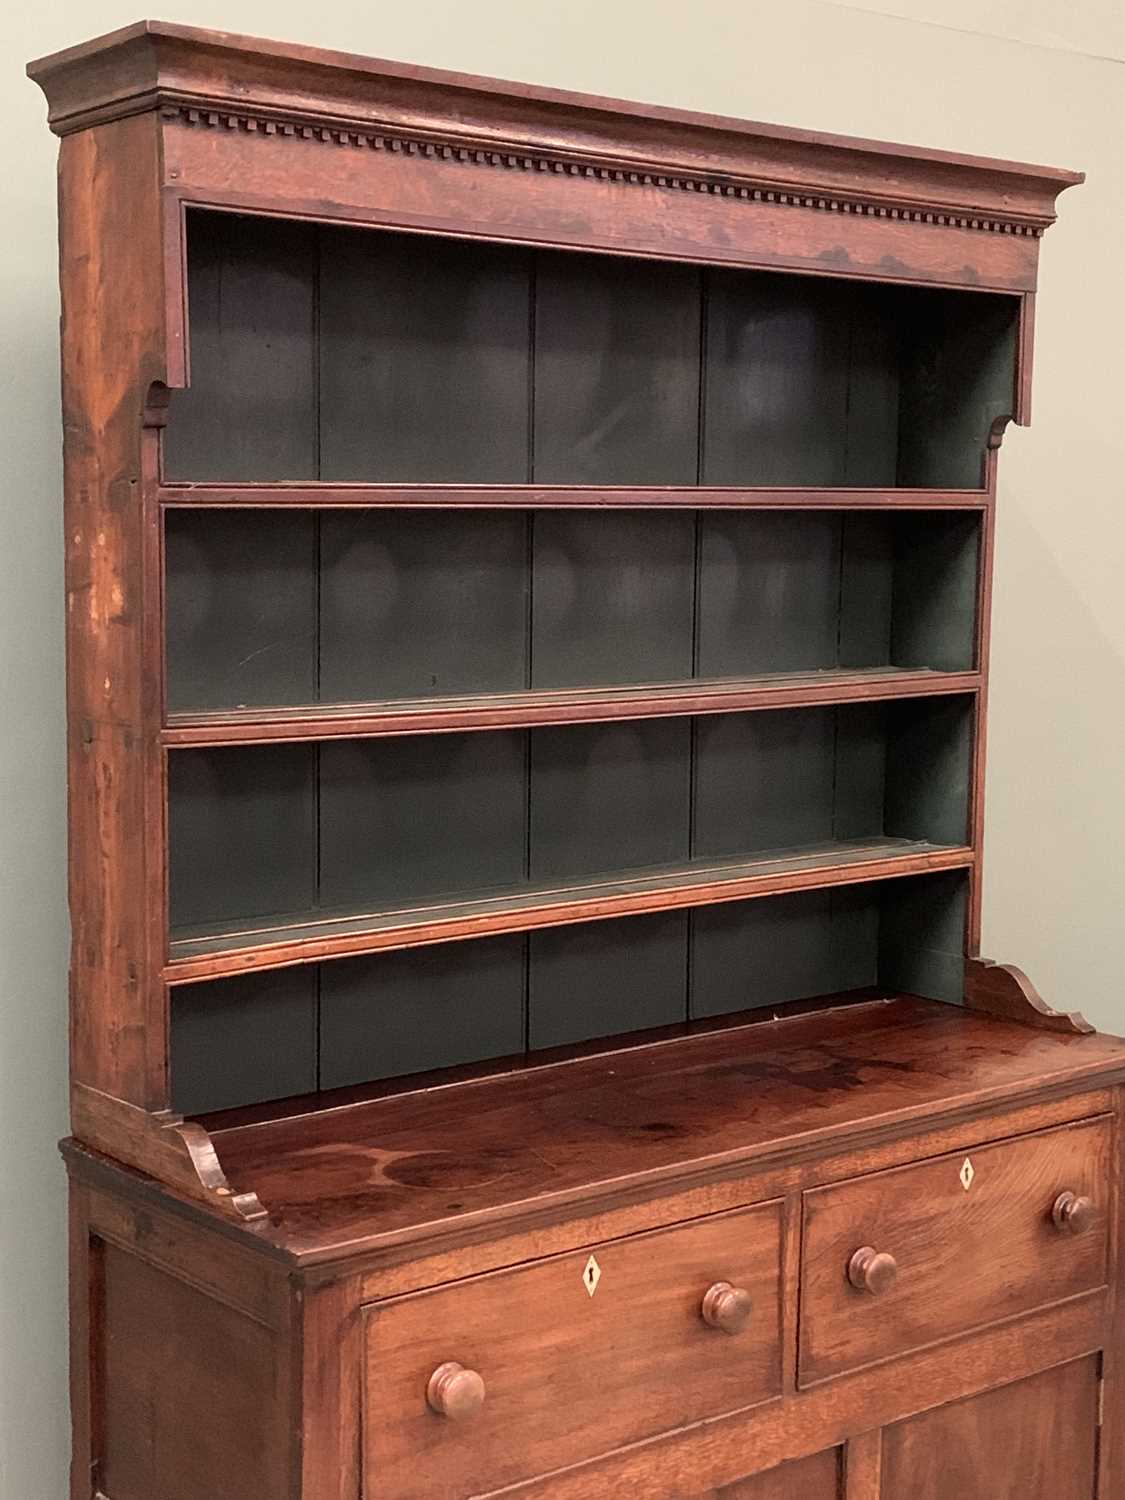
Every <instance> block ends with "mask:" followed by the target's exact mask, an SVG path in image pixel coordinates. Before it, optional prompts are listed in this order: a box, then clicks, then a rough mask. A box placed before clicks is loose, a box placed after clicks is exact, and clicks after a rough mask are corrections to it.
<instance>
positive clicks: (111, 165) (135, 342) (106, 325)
mask: <svg viewBox="0 0 1125 1500" xmlns="http://www.w3.org/2000/svg"><path fill="white" fill-rule="evenodd" d="M159 151H160V141H159V130H158V127H157V123H156V121H155V120H154V119H153V117H152V116H151V115H137V116H136V117H134V118H130V119H127V120H120V121H117V122H115V123H114V124H112V125H109V126H107V127H106V128H105V129H104V130H101V131H97V132H84V133H82V134H79V135H76V136H74V137H73V138H71V139H69V140H67V141H66V142H65V143H64V145H63V147H62V152H61V158H60V164H59V205H60V206H59V214H60V234H61V245H62V266H61V284H62V364H63V402H64V424H65V429H66V433H67V442H66V450H65V463H64V483H65V494H66V514H65V525H66V542H67V552H66V558H67V560H66V588H67V658H68V663H69V671H68V678H67V681H68V688H67V694H68V708H67V717H68V739H69V777H70V785H71V787H72V797H71V820H70V909H71V914H72V925H73V935H72V950H71V993H72V1012H71V1013H72V1036H71V1046H72V1059H73V1071H74V1076H75V1077H76V1078H78V1079H80V1080H81V1081H83V1082H85V1083H88V1084H90V1085H91V1086H92V1087H94V1088H99V1089H102V1090H104V1091H105V1092H107V1093H111V1094H115V1095H117V1096H119V1097H120V1098H122V1099H127V1100H129V1101H130V1102H131V1103H133V1104H136V1105H138V1106H141V1107H144V1108H150V1109H159V1108H161V1107H163V1106H164V1105H165V1104H166V1103H167V1099H166V1085H165V1078H164V1044H163V995H162V993H161V988H160V985H159V982H158V980H157V979H156V977H155V976H156V972H157V971H158V969H159V958H160V952H161V948H162V944H163V933H162V931H161V926H162V910H163V900H162V894H163V874H162V871H163V863H162V854H161V852H160V850H159V845H158V842H156V840H158V839H159V830H160V828H161V826H162V822H163V815H162V812H161V808H162V801H163V791H162V785H161V773H160V756H159V750H158V747H157V745H156V743H155V739H154V734H155V731H156V730H157V728H158V726H159V722H160V696H159V686H158V684H159V673H158V670H157V668H156V663H157V662H158V659H159V651H160V645H159V641H160V634H159V632H160V625H159V594H160V587H159V578H158V574H157V572H156V570H155V568H154V566H153V556H154V554H153V547H154V542H155V538H156V536H157V526H156V512H155V511H154V510H152V509H151V507H150V505H149V504H148V502H147V499H146V491H145V486H144V484H143V478H144V452H145V449H146V446H148V444H149V442H150V436H149V429H146V428H145V426H144V422H145V412H146V406H147V401H148V392H149V388H150V386H151V384H152V382H153V381H154V380H160V379H162V378H163V377H164V374H165V366H164V360H163V330H162V302H161V296H162V292H161V279H160V223H159V218H158V216H157V214H156V209H157V205H158V203H159ZM154 834H155V840H154Z"/></svg>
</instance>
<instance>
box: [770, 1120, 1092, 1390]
mask: <svg viewBox="0 0 1125 1500" xmlns="http://www.w3.org/2000/svg"><path fill="white" fill-rule="evenodd" d="M1111 1140H1112V1136H1111V1130H1110V1122H1109V1121H1108V1119H1104V1118H1103V1119H1101V1120H1098V1121H1095V1122H1092V1123H1089V1124H1084V1125H1075V1126H1069V1127H1066V1128H1064V1129H1062V1130H1054V1131H1049V1132H1045V1133H1043V1134H1041V1135H1034V1136H1028V1137H1025V1138H1023V1139H1021V1140H1013V1141H1009V1142H1002V1143H1000V1144H997V1145H992V1146H987V1147H984V1148H982V1149H981V1150H979V1151H970V1152H969V1153H968V1154H967V1157H966V1155H963V1154H958V1155H956V1156H946V1157H939V1158H936V1159H935V1160H933V1161H930V1162H925V1163H921V1164H919V1165H917V1166H910V1167H900V1168H895V1169H894V1170H893V1171H890V1172H881V1173H876V1174H874V1175H872V1176H870V1177H863V1178H857V1179H856V1180H855V1181H854V1182H850V1183H842V1184H840V1185H838V1186H835V1187H826V1188H817V1189H815V1190H814V1191H812V1192H810V1193H807V1194H806V1195H805V1222H804V1262H803V1264H804V1270H803V1278H802V1285H801V1350H800V1380H801V1384H802V1385H805V1386H807V1385H810V1384H812V1383H814V1382H815V1381H818V1380H823V1379H825V1378H826V1377H827V1376H830V1375H837V1374H839V1373H841V1372H842V1371H844V1370H849V1369H855V1368H857V1367H859V1366H862V1365H865V1364H869V1363H871V1362H872V1361H874V1360H878V1359H886V1358H888V1357H890V1356H892V1355H901V1354H904V1353H906V1352H907V1351H908V1350H910V1349H915V1348H919V1347H921V1346H923V1345H926V1344H929V1343H933V1342H935V1341H937V1340H939V1339H943V1338H949V1337H951V1336H952V1335H954V1334H957V1333H963V1332H965V1331H966V1330H967V1329H970V1328H975V1327H980V1326H982V1325H984V1324H986V1323H990V1322H994V1321H996V1320H998V1319H1001V1318H1005V1317H1011V1316H1013V1315H1014V1314H1016V1313H1021V1312H1027V1311H1028V1310H1029V1309H1031V1308H1033V1307H1037V1306H1042V1305H1046V1304H1048V1303H1051V1302H1056V1301H1060V1300H1062V1299H1063V1298H1066V1297H1073V1296H1075V1295H1077V1294H1078V1293H1080V1292H1084V1291H1089V1290H1092V1289H1093V1288H1095V1287H1099V1286H1102V1285H1103V1284H1104V1283H1105V1280H1106V1275H1107V1254H1108V1249H1107V1245H1108V1201H1109V1199H1108V1195H1109V1172H1110V1146H1111ZM966 1160H968V1161H969V1162H970V1163H971V1169H972V1170H971V1175H970V1178H969V1187H968V1188H966V1187H965V1181H964V1178H965V1174H966V1173H967V1172H968V1169H967V1168H966V1167H965V1161H966ZM1067 1190H1069V1191H1073V1192H1075V1193H1078V1194H1082V1195H1085V1196H1088V1197H1090V1198H1091V1199H1092V1200H1093V1202H1094V1204H1095V1205H1096V1213H1095V1216H1094V1221H1093V1224H1092V1225H1091V1227H1089V1228H1088V1229H1086V1230H1085V1231H1084V1232H1083V1233H1080V1234H1079V1233H1068V1232H1066V1231H1065V1230H1060V1229H1059V1228H1057V1227H1056V1226H1055V1224H1054V1223H1053V1222H1052V1218H1051V1210H1052V1207H1053V1205H1054V1203H1055V1200H1056V1198H1057V1197H1058V1195H1059V1194H1060V1193H1062V1192H1064V1191H1067ZM861 1246H871V1247H873V1248H874V1249H875V1250H876V1251H878V1252H879V1253H886V1254H888V1255H892V1256H893V1257H894V1259H895V1261H896V1262H897V1266H898V1277H897V1280H896V1281H895V1282H894V1284H893V1285H892V1286H891V1287H890V1288H889V1290H885V1291H881V1292H880V1293H879V1294H878V1295H873V1294H871V1293H870V1292H867V1291H863V1290H856V1289H855V1287H853V1286H852V1285H850V1284H849V1281H848V1276H847V1270H848V1265H849V1262H850V1259H851V1257H852V1255H853V1253H854V1252H855V1251H856V1250H857V1249H859V1248H860V1247H861Z"/></svg>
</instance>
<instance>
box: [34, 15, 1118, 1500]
mask: <svg viewBox="0 0 1125 1500" xmlns="http://www.w3.org/2000/svg"><path fill="white" fill-rule="evenodd" d="M29 71H30V73H31V76H32V77H33V78H34V79H36V80H37V81H38V82H39V83H40V84H41V85H42V87H43V89H44V91H45V93H46V95H47V99H48V102H49V107H50V122H51V126H52V128H53V129H54V131H55V132H56V133H57V134H58V135H59V136H60V137H61V138H62V141H61V159H60V242H61V267H62V270H61V281H62V303H63V316H62V348H63V406H64V426H65V490H66V547H67V612H68V613H67V619H68V663H69V715H68V717H69V767H70V828H71V835H70V892H71V913H72V919H73V956H72V1016H73V1023H72V1055H73V1135H72V1138H71V1139H69V1140H68V1141H66V1142H65V1143H64V1146H63V1151H64V1155H65V1157H66V1163H67V1167H68V1170H69V1174H70V1184H71V1204H72V1239H71V1264H72V1303H71V1328H72V1350H73V1354H72V1362H73V1370H72V1391H73V1442H74V1460H73V1488H72V1500H95V1497H98V1500H201V1497H204V1496H206V1497H207V1500H360V1497H361V1496H362V1497H364V1500H468V1497H470V1496H472V1497H481V1496H496V1495H499V1494H503V1495H505V1496H511V1497H513V1500H524V1497H526V1500H539V1497H543V1500H586V1497H602V1496H611V1495H628V1496H636V1497H638V1500H640V1497H653V1500H669V1497H685V1500H687V1497H691V1500H703V1497H711V1500H1091V1497H1096V1500H1120V1497H1121V1496H1122V1495H1123V1494H1125V1365H1123V1359H1125V1295H1123V1291H1122V1253H1123V1252H1122V1244H1121V1226H1122V1222H1123V1220H1122V1214H1123V1205H1122V1197H1121V1182H1122V1170H1121V1153H1122V1145H1123V1140H1125V1137H1123V1126H1125V1044H1123V1043H1121V1042H1119V1041H1117V1040H1115V1039H1113V1038H1110V1037H1104V1036H1099V1035H1096V1034H1094V1033H1093V1032H1092V1030H1091V1028H1090V1027H1089V1026H1088V1025H1087V1024H1086V1023H1085V1022H1084V1021H1083V1019H1082V1018H1081V1016H1079V1015H1077V1014H1069V1013H1067V1012H1066V1011H1065V1010H1055V1009H1052V1008H1051V1007H1050V1006H1048V1005H1047V1004H1046V1003H1045V1002H1044V1001H1043V1000H1042V999H1040V997H1039V996H1038V995H1037V993H1036V991H1035V989H1034V988H1033V986H1032V984H1031V983H1030V982H1029V980H1028V979H1027V978H1026V977H1025V976H1024V975H1023V974H1022V973H1021V972H1020V971H1019V970H1018V969H1016V968H1014V967H1011V966H1009V965H1006V964H1000V963H993V962H990V961H989V960H987V959H985V958H982V957H981V956H980V952H979V933H980V902H981V845H982V820H983V806H982V794H983V786H984V748H985V745H984V742H985V703H986V694H987V682H988V629H989V612H990V580H991V574H992V552H993V537H994V512H995V496H996V472H997V458H998V452H999V449H1000V443H1001V438H1002V436H1003V433H1004V429H1005V426H1006V424H1007V423H1008V422H1009V421H1015V422H1018V423H1026V422H1027V421H1028V418H1029V409H1030V394H1029V393H1030V383H1031V359H1032V329H1033V323H1034V309H1035V288H1036V270H1037V261H1038V255H1039V246H1040V238H1041V236H1042V234H1043V232H1044V231H1045V230H1046V229H1047V228H1048V227H1049V226H1050V224H1051V223H1052V222H1053V220H1054V217H1055V207H1054V206H1055V200H1056V197H1057V195H1058V194H1059V192H1060V191H1061V190H1062V189H1064V188H1067V187H1069V186H1071V185H1072V184H1075V183H1077V182H1079V181H1080V180H1081V179H1080V176H1079V175H1078V174H1076V173H1072V172H1066V171H1061V170H1056V169H1053V168H1047V167H1039V166H1026V165H1020V164H1016V163H1012V162H1006V161H993V160H985V159H980V158H975V157H966V156H954V155H949V154H947V153H942V152H936V151H929V150H921V149H914V148H907V147H903V146H892V145H885V144H881V143H878V142H873V141H865V140H853V139H848V138H844V137H838V136H829V135H818V134H812V133H808V132H804V131H800V130H793V129H782V128H776V127H772V126H765V125H757V124H747V123H745V122H743V121H740V120H734V119H725V118H718V117H712V116H705V115H697V114H689V113H684V112H681V111H675V110H670V109H660V108H651V107H642V106H637V105H632V104H623V103H620V102H618V101H616V100H612V99H600V98H591V97H587V96H583V95H578V94H568V93H563V92H558V91H554V90H550V89H545V88H533V87H524V86H519V85H513V84H507V83H497V82H495V81H493V80H490V79H484V78H476V77H469V76H465V75H461V74H453V73H443V72H436V71H432V70H429V69H426V68H422V67H415V66H407V65H403V64H397V63H386V62H375V61H371V60H369V59H366V58H362V57H355V56H349V55H345V54H341V53H335V52H325V51H317V50H315V49H311V48H306V47H296V46H286V45H281V44H277V43H272V42H259V41H254V40H249V39H247V38H244V37H239V36H231V35H226V34H222V33H217V32H208V31H199V30H193V29H190V28H187V27H182V26H174V25H166V24H162V23H156V22H142V23H139V24H138V25H135V26H131V27H129V28H127V29H125V30H123V31H119V32H117V33H115V34H113V35H112V36H108V37H104V38H101V39H100V40H97V41H94V42H91V43H88V44H86V45H82V46H78V47H75V48H73V49H71V50H69V51H66V52H62V53H59V54H57V55H55V56H53V57H49V58H46V59H43V60H41V61H39V62H36V63H33V64H32V65H31V67H30V69H29ZM1059 295H1065V289H1063V290H1062V291H1061V292H1060V293H1059ZM1055 998H1056V1000H1058V1001H1059V1002H1061V1004H1062V1005H1063V1006H1064V1007H1065V1005H1066V998H1065V997H1055Z"/></svg>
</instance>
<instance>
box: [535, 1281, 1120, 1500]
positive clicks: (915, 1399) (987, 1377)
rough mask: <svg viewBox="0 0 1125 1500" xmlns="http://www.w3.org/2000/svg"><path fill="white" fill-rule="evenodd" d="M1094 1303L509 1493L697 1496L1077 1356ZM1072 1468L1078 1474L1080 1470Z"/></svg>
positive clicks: (1031, 1491) (1086, 1420)
mask: <svg viewBox="0 0 1125 1500" xmlns="http://www.w3.org/2000/svg"><path fill="white" fill-rule="evenodd" d="M1103 1308H1104V1303H1101V1302H1099V1301H1098V1299H1096V1298H1095V1299H1090V1300H1089V1301H1088V1302H1086V1303H1085V1304H1083V1305H1081V1306H1078V1305H1075V1306H1070V1307H1063V1308H1055V1309H1052V1310H1050V1311H1049V1312H1046V1313H1042V1314H1037V1315H1033V1316H1031V1317H1029V1318H1027V1319H1026V1320H1024V1321H1023V1322H1022V1323H1014V1324H1009V1325H1005V1326H1003V1327H1001V1328H997V1329H994V1330H992V1331H991V1332H990V1333H988V1334H984V1335H981V1336H979V1337H978V1338H974V1339H969V1340H965V1341H964V1342H963V1343H962V1344H960V1345H958V1346H957V1347H956V1348H955V1349H953V1350H949V1349H945V1350H941V1349H936V1350H935V1349H930V1350H924V1351H921V1352H920V1353H918V1354H916V1355H913V1356H909V1357H907V1358H906V1359H903V1360H900V1361H895V1362H894V1363H890V1364H887V1365H883V1366H880V1367H876V1368H874V1369H872V1370H869V1371H866V1372H863V1373H861V1374H858V1375H856V1376H855V1377H852V1378H848V1379H843V1380H838V1381H829V1382H826V1383H825V1384H824V1385H822V1386H820V1387H818V1388H817V1390H815V1391H811V1392H808V1393H807V1394H804V1395H802V1397H801V1398H800V1399H799V1400H796V1401H792V1402H786V1403H784V1404H783V1405H781V1406H779V1407H775V1408H774V1409H773V1410H767V1409H764V1408H762V1407H756V1408H755V1407H751V1408H750V1409H749V1410H747V1411H745V1412H738V1413H734V1414H732V1415H730V1416H727V1417H719V1418H717V1419H715V1420H714V1421H711V1422H704V1423H698V1424H697V1425H695V1426H694V1427H691V1428H688V1429H683V1430H681V1431H679V1432H676V1433H672V1434H669V1435H667V1436H666V1437H663V1438H660V1439H656V1440H654V1441H652V1442H649V1443H638V1444H635V1445H633V1446H631V1447H629V1448H626V1449H623V1450H621V1451H619V1452H617V1453H613V1454H608V1455H606V1456H605V1457H604V1458H600V1459H592V1460H591V1461H589V1462H588V1463H585V1464H582V1465H576V1466H575V1467H573V1468H570V1469H567V1470H565V1471H563V1472H562V1473H560V1474H552V1475H549V1476H544V1477H543V1478H542V1479H539V1480H535V1481H531V1482H530V1483H528V1484H526V1485H522V1486H520V1487H519V1488H518V1489H515V1490H513V1491H512V1492H511V1493H512V1494H513V1495H515V1496H518V1497H519V1500H590V1497H591V1496H593V1495H599V1496H600V1495H613V1494H645V1493H648V1494H651V1495H656V1496H661V1497H664V1496H668V1497H672V1496H681V1495H684V1494H687V1495H691V1494H693V1493H698V1491H699V1489H701V1488H703V1487H704V1486H706V1485H708V1484H710V1485H714V1486H716V1487H717V1486H720V1485H722V1484H724V1483H730V1482H732V1481H734V1480H735V1479H738V1478H741V1477H742V1476H743V1475H745V1472H746V1460H747V1454H749V1453H753V1455H754V1459H755V1461H756V1462H757V1463H758V1464H759V1465H761V1467H762V1469H765V1470H768V1469H769V1468H771V1467H773V1466H775V1465H776V1464H779V1463H781V1462H783V1461H784V1460H785V1459H786V1457H790V1458H791V1457H793V1456H794V1455H805V1454H809V1455H811V1454H815V1453H819V1452H821V1451H823V1450H824V1449H825V1448H826V1447H831V1446H833V1445H834V1444H837V1443H840V1442H842V1441H844V1440H845V1439H846V1438H847V1437H848V1435H849V1434H850V1433H855V1432H856V1431H859V1430H863V1431H870V1430H872V1429H871V1424H874V1425H875V1427H879V1426H883V1425H885V1424H890V1423H893V1422H896V1421H899V1420H902V1418H901V1417H900V1416H898V1415H896V1413H903V1411H904V1408H906V1407H911V1408H913V1410H914V1411H916V1412H925V1411H929V1410H933V1409H935V1408H938V1407H941V1406H943V1405H944V1404H945V1403H948V1402H954V1401H959V1400H962V1399H964V1398H965V1397H967V1396H971V1395H975V1394H976V1393H978V1392H984V1391H988V1390H989V1389H990V1388H992V1387H997V1386H1006V1385H1007V1384H1009V1383H1010V1382H1012V1381H1016V1380H1019V1379H1020V1377H1021V1376H1023V1375H1031V1374H1034V1373H1036V1372H1039V1371H1042V1370H1043V1369H1044V1368H1045V1367H1049V1366H1051V1365H1054V1364H1055V1363H1056V1362H1069V1361H1073V1360H1079V1359H1082V1358H1084V1357H1085V1356H1087V1355H1089V1353H1090V1351H1091V1350H1092V1349H1095V1348H1096V1347H1097V1346H1098V1343H1099V1340H1100V1338H1101V1337H1102V1330H1101V1329H1100V1327H1099V1325H1098V1322H1097V1320H1098V1318H1099V1317H1100V1316H1102V1315H1103ZM1066 1410H1067V1416H1068V1419H1069V1417H1070V1416H1071V1414H1072V1412H1071V1408H1070V1407H1069V1406H1068V1407H1067V1408H1066ZM1073 1416H1074V1418H1075V1420H1080V1419H1081V1426H1080V1427H1077V1428H1076V1429H1075V1442H1076V1443H1077V1442H1081V1441H1083V1439H1092V1435H1093V1430H1094V1426H1093V1421H1092V1420H1091V1416H1090V1414H1089V1411H1088V1409H1086V1410H1082V1409H1077V1408H1076V1409H1074V1411H1073ZM1031 1420H1032V1421H1034V1422H1035V1423H1036V1424H1037V1428H1036V1431H1037V1437H1036V1446H1038V1444H1039V1442H1040V1441H1045V1442H1049V1441H1050V1433H1051V1422H1050V1420H1049V1419H1048V1418H1044V1417H1043V1414H1042V1408H1041V1407H1040V1406H1039V1404H1038V1403H1035V1404H1034V1407H1033V1415H1032V1418H1031ZM1016 1472H1017V1473H1019V1472H1020V1471H1019V1470H1016ZM1046 1472H1048V1473H1050V1472H1053V1471H1052V1470H1048V1471H1046ZM983 1473H984V1476H985V1479H986V1480H987V1481H990V1483H991V1481H993V1480H994V1478H995V1464H994V1465H993V1468H992V1471H991V1472H990V1471H989V1469H988V1468H987V1467H984V1469H983ZM1002 1474H1003V1469H1002V1468H1001V1475H1002ZM1078 1474H1079V1476H1080V1477H1082V1475H1083V1470H1082V1468H1079V1470H1078ZM736 1493H737V1491H736ZM981 1493H982V1492H981V1491H977V1492H976V1494H974V1492H973V1490H972V1489H971V1488H968V1487H967V1485H966V1483H965V1481H964V1478H963V1477H962V1482H961V1484H960V1487H957V1488H949V1489H948V1490H947V1491H946V1492H945V1493H942V1491H941V1490H939V1491H938V1492H937V1494H938V1496H940V1500H959V1497H963V1496H965V1495H966V1494H968V1495H973V1500H978V1496H980V1495H981ZM996 1493H997V1491H996V1490H995V1489H994V1488H992V1487H986V1488H985V1490H984V1491H983V1494H984V1495H987V1496H989V1497H990V1500H991V1497H992V1496H993V1495H994V1494H996ZM999 1493H1000V1494H1004V1491H1003V1490H1000V1491H999ZM1012 1493H1013V1495H1014V1496H1020V1497H1021V1500H1022V1497H1023V1496H1024V1495H1031V1496H1035V1500H1053V1497H1052V1495H1051V1493H1050V1491H1042V1490H1041V1491H1040V1492H1039V1494H1036V1490H1035V1488H1034V1487H1033V1486H1027V1487H1023V1488H1019V1489H1017V1490H1015V1491H1014V1492H1012ZM1063 1493H1064V1494H1065V1493H1066V1491H1064V1492H1063ZM1088 1493H1089V1492H1088V1491H1087V1492H1086V1495H1088ZM767 1494H768V1491H767ZM860 1494H861V1496H862V1500H869V1494H864V1492H863V1491H862V1489H861V1491H860ZM771 1500H772V1497H771ZM817 1500H819V1497H817ZM880 1500H915V1492H914V1491H912V1490H910V1489H905V1490H904V1489H901V1488H892V1487H891V1486H890V1485H889V1484H888V1483H887V1482H886V1480H884V1488H883V1491H882V1494H881V1496H880ZM1067 1500H1070V1497H1069V1495H1068V1496H1067ZM1084 1500H1085V1496H1084Z"/></svg>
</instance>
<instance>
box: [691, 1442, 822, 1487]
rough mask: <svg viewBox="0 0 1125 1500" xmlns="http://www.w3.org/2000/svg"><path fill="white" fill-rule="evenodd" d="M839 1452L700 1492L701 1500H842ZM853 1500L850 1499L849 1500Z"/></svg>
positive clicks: (804, 1460) (814, 1457) (818, 1454)
mask: <svg viewBox="0 0 1125 1500" xmlns="http://www.w3.org/2000/svg"><path fill="white" fill-rule="evenodd" d="M843 1493H844V1492H843V1489H842V1487H841V1463H840V1452H839V1449H836V1448H830V1449H828V1450H827V1451H826V1452H824V1453H815V1454H813V1456H812V1457H811V1458H800V1459H796V1460H795V1461H794V1462H793V1463H788V1464H781V1465H780V1466H779V1467H778V1468H776V1469H767V1470H766V1472H765V1473H764V1474H754V1475H751V1476H750V1477H749V1478H747V1479H736V1480H735V1481H734V1482H733V1484H724V1485H720V1487H719V1488H718V1489H717V1490H706V1491H702V1490H701V1491H700V1496H699V1500H843ZM849 1500H850V1497H849Z"/></svg>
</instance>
